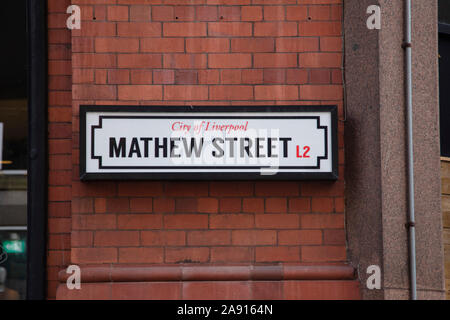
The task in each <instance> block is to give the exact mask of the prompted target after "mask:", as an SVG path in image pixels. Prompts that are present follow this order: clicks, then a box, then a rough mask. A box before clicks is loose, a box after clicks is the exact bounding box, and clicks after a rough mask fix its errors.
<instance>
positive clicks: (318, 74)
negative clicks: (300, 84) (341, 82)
mask: <svg viewBox="0 0 450 320" xmlns="http://www.w3.org/2000/svg"><path fill="white" fill-rule="evenodd" d="M309 74H310V76H309V77H310V81H309V82H310V83H311V84H329V83H330V70H328V69H311V70H310V73H309Z"/></svg>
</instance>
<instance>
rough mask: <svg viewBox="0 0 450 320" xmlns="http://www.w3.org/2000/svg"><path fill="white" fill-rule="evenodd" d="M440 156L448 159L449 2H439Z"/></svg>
mask: <svg viewBox="0 0 450 320" xmlns="http://www.w3.org/2000/svg"><path fill="white" fill-rule="evenodd" d="M439 91H440V94H439V99H440V131H441V132H440V133H441V155H442V156H444V157H450V0H440V1H439Z"/></svg>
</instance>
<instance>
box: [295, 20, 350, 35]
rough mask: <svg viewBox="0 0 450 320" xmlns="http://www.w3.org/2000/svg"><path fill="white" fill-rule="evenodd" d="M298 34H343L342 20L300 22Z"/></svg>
mask: <svg viewBox="0 0 450 320" xmlns="http://www.w3.org/2000/svg"><path fill="white" fill-rule="evenodd" d="M298 34H299V35H300V36H306V37H311V36H340V35H341V34H342V24H341V22H324V21H321V22H315V21H308V22H299V23H298Z"/></svg>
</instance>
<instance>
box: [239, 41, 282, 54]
mask: <svg viewBox="0 0 450 320" xmlns="http://www.w3.org/2000/svg"><path fill="white" fill-rule="evenodd" d="M274 50H275V41H274V40H273V39H270V38H252V39H246V38H236V39H231V51H233V52H249V53H253V52H274Z"/></svg>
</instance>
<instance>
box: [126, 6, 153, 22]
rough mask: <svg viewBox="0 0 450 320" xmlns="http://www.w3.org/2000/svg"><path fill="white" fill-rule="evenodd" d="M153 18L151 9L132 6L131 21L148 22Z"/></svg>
mask: <svg viewBox="0 0 450 320" xmlns="http://www.w3.org/2000/svg"><path fill="white" fill-rule="evenodd" d="M150 17H151V7H149V6H130V21H148V20H150Z"/></svg>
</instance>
